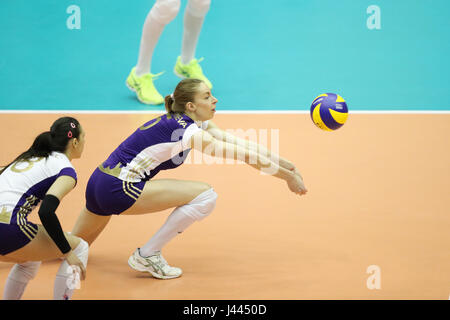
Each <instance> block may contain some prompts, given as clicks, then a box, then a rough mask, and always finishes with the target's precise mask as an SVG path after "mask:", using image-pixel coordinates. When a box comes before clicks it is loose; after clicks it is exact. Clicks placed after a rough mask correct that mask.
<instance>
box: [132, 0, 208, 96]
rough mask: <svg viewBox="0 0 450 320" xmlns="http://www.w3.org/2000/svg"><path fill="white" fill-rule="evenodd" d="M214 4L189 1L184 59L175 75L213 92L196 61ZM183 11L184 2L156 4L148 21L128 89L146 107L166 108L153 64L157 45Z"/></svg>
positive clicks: (203, 0)
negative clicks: (171, 23)
mask: <svg viewBox="0 0 450 320" xmlns="http://www.w3.org/2000/svg"><path fill="white" fill-rule="evenodd" d="M210 3H211V0H189V1H188V3H187V5H186V9H185V11H184V22H183V24H184V29H183V40H182V45H181V55H180V56H179V57H178V59H177V61H176V63H175V67H174V72H175V74H176V75H177V76H179V77H181V78H183V79H184V78H195V79H201V80H203V81H205V82H206V83H207V84H208V86H209V87H210V88H212V84H211V82H209V80H208V79H207V78H206V77H205V75H204V74H203V71H202V68H201V67H200V64H199V62H200V61H201V59H199V60H197V59H195V50H196V47H197V42H198V38H199V36H200V31H201V29H202V26H203V21H204V19H205V16H206V14H207V13H208V11H209V6H210ZM179 10H180V0H156V2H155V3H154V4H153V6H152V8H151V10H150V12H149V13H148V14H147V18H146V19H145V23H144V27H143V30H142V37H141V44H140V49H139V58H138V61H137V64H136V66H135V67H134V68H132V69H131V72H130V74H129V76H128V78H127V80H126V85H127V86H128V88H129V89H130V90H132V91H134V92H136V96H137V98H138V100H139V101H140V102H142V103H145V104H162V103H164V98H163V97H162V95H161V94H160V93H159V92H158V90H156V88H155V86H154V84H153V80H156V79H157V77H158V76H159V75H161V74H162V73H159V74H152V73H150V71H151V61H152V56H153V51H154V50H155V47H156V44H157V43H158V40H159V38H160V36H161V34H162V32H163V30H164V28H165V26H166V25H167V24H169V23H170V22H171V21H172V20H173V19H174V18H175V17H176V16H177V14H178V12H179Z"/></svg>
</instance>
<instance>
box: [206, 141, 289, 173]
mask: <svg viewBox="0 0 450 320" xmlns="http://www.w3.org/2000/svg"><path fill="white" fill-rule="evenodd" d="M210 155H212V156H216V157H222V158H225V159H233V160H240V161H243V162H245V163H247V164H248V165H250V166H251V167H253V168H255V169H257V170H259V171H261V172H264V173H266V174H269V175H273V176H275V177H277V178H280V179H283V180H288V179H290V178H292V176H293V175H294V173H293V172H292V171H290V170H288V169H285V168H283V167H282V166H280V165H279V164H278V163H277V162H275V161H271V159H270V158H268V157H266V156H264V155H263V154H261V153H259V152H257V151H255V150H252V149H250V148H248V147H244V146H242V145H240V144H234V143H229V142H225V141H219V140H215V143H214V149H213V150H211V153H210Z"/></svg>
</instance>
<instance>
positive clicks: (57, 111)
mask: <svg viewBox="0 0 450 320" xmlns="http://www.w3.org/2000/svg"><path fill="white" fill-rule="evenodd" d="M165 112H166V111H165V110H0V114H13V113H19V114H26V113H34V114H36V113H44V114H50V113H53V114H55V113H56V114H71V113H72V114H73V113H75V114H76V113H78V114H84V113H85V114H162V113H165ZM216 113H217V114H309V113H310V112H309V111H308V110H218V111H217V112H216ZM349 114H450V110H355V111H349Z"/></svg>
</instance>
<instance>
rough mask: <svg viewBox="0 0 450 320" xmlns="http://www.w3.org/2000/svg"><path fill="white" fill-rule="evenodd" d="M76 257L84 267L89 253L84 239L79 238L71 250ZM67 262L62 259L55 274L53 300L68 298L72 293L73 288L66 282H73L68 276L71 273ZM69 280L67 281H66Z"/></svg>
mask: <svg viewBox="0 0 450 320" xmlns="http://www.w3.org/2000/svg"><path fill="white" fill-rule="evenodd" d="M73 252H74V253H75V254H76V256H77V257H78V259H80V260H81V262H83V264H84V266H85V267H86V265H87V261H88V254H89V245H88V244H87V242H85V241H84V240H81V241H80V243H79V244H78V246H77V247H76V248H75V249H74V250H73ZM69 270H71V268H69V264H68V263H67V260H64V261H63V262H62V263H61V265H60V267H59V269H58V272H57V274H56V278H55V283H54V287H53V299H54V300H70V299H71V298H72V295H73V291H74V288H73V287H72V286H69V285H68V283H71V284H74V282H72V281H70V280H69V278H70V277H73V273H72V272H69ZM68 280H69V281H68Z"/></svg>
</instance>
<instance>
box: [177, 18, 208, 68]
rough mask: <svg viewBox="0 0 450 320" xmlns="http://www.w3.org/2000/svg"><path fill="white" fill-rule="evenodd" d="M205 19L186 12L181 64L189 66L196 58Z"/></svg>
mask: <svg viewBox="0 0 450 320" xmlns="http://www.w3.org/2000/svg"><path fill="white" fill-rule="evenodd" d="M204 20H205V17H201V18H199V17H196V16H193V15H192V14H191V13H190V11H189V10H185V12H184V30H183V42H182V44H181V63H182V64H188V63H189V62H190V61H191V60H192V59H194V58H195V49H196V48H197V42H198V38H199V36H200V31H201V30H202V25H203V21H204Z"/></svg>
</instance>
